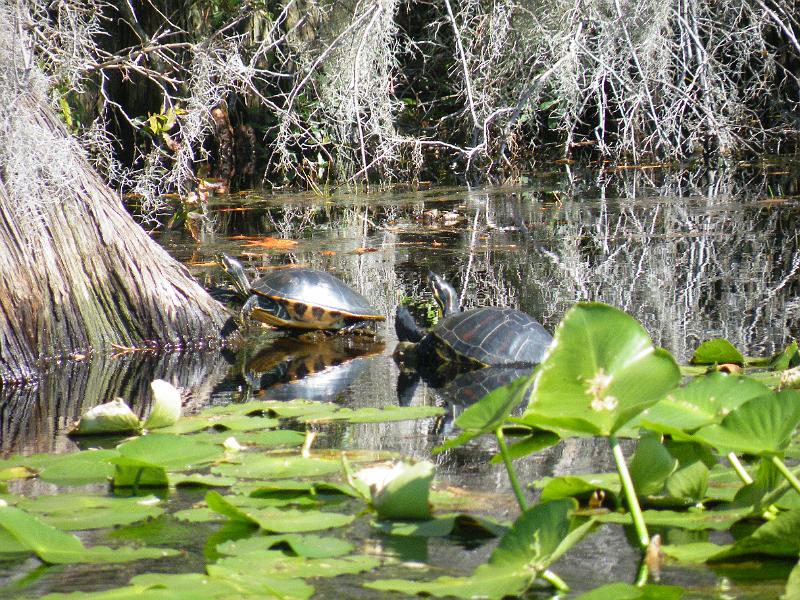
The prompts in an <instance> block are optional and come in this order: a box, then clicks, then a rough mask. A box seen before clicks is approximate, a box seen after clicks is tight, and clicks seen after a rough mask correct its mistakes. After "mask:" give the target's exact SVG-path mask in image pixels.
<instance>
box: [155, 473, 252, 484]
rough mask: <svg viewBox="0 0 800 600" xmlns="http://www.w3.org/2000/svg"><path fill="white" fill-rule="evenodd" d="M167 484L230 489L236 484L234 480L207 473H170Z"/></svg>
mask: <svg viewBox="0 0 800 600" xmlns="http://www.w3.org/2000/svg"><path fill="white" fill-rule="evenodd" d="M169 482H170V484H172V485H174V486H184V487H190V486H202V487H230V486H232V485H233V484H235V483H236V479H235V478H234V477H221V476H219V475H209V474H208V473H170V475H169Z"/></svg>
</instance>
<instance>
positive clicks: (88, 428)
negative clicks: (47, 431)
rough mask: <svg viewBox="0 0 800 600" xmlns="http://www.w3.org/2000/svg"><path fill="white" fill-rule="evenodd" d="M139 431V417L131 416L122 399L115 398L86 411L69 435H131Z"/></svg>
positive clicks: (131, 412) (131, 413)
mask: <svg viewBox="0 0 800 600" xmlns="http://www.w3.org/2000/svg"><path fill="white" fill-rule="evenodd" d="M139 429H141V423H140V422H139V417H137V416H136V415H135V414H133V411H132V410H131V409H130V407H129V406H128V405H127V404H125V401H124V400H123V399H122V398H116V399H115V400H112V401H111V402H106V403H105V404H100V405H98V406H95V407H94V408H92V409H90V410H88V411H86V413H84V415H83V416H82V417H81V418H80V420H79V421H78V422H77V423H76V424H75V425H74V426H73V428H72V430H71V431H70V434H71V435H90V434H97V433H131V432H133V431H139Z"/></svg>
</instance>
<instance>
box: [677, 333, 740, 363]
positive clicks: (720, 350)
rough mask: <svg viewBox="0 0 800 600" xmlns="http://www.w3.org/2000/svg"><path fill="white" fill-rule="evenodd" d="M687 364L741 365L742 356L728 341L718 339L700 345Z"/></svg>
mask: <svg viewBox="0 0 800 600" xmlns="http://www.w3.org/2000/svg"><path fill="white" fill-rule="evenodd" d="M689 362H691V363H692V364H693V365H714V364H717V365H721V364H725V363H730V364H734V365H743V364H744V356H742V353H741V352H739V351H738V350H737V349H736V347H735V346H734V345H733V344H731V343H730V342H729V341H728V340H726V339H721V338H719V339H714V340H708V341H707V342H703V343H702V344H700V346H699V347H698V348H697V350H695V351H694V355H693V356H692V359H691V360H690V361H689Z"/></svg>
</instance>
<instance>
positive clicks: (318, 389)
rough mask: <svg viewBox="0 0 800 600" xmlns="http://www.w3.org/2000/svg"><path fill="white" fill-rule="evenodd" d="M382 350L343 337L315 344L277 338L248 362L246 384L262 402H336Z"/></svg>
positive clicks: (366, 340) (364, 341)
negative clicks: (301, 400)
mask: <svg viewBox="0 0 800 600" xmlns="http://www.w3.org/2000/svg"><path fill="white" fill-rule="evenodd" d="M383 348H384V344H383V343H382V342H378V341H375V340H374V338H366V337H365V338H363V339H361V340H359V342H358V343H355V342H353V340H352V339H351V338H346V337H343V336H328V337H325V338H322V339H317V340H315V341H314V342H313V343H312V342H309V341H306V340H303V339H302V338H295V337H284V338H278V339H276V340H274V341H273V342H272V343H271V344H269V345H268V346H267V347H265V348H263V349H261V350H260V351H259V353H258V354H257V355H256V356H254V357H253V358H252V359H250V360H249V361H247V363H246V365H245V370H246V371H247V373H248V375H247V381H248V384H249V385H250V386H251V387H252V388H255V389H257V390H258V392H257V395H258V396H259V398H264V399H270V400H291V399H294V398H302V399H305V400H322V401H334V400H336V399H337V398H338V397H339V396H340V395H341V394H342V392H344V391H345V389H346V388H347V387H348V386H349V385H350V384H352V383H353V382H354V381H355V380H356V379H357V378H358V376H359V375H360V374H361V372H362V371H363V370H364V367H365V366H366V360H365V359H366V358H368V357H370V356H374V355H376V354H380V353H381V352H382V351H383Z"/></svg>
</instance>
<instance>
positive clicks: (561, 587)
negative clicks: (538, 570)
mask: <svg viewBox="0 0 800 600" xmlns="http://www.w3.org/2000/svg"><path fill="white" fill-rule="evenodd" d="M542 579H544V580H545V581H546V582H547V583H549V584H550V585H552V586H553V587H554V588H556V589H557V590H558V591H559V592H564V593H566V592H568V591H569V586H568V585H567V583H566V582H565V581H564V580H563V579H561V577H559V576H558V575H556V574H555V573H553V572H552V571H551V570H550V569H546V570H545V571H543V572H542Z"/></svg>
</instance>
